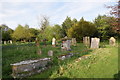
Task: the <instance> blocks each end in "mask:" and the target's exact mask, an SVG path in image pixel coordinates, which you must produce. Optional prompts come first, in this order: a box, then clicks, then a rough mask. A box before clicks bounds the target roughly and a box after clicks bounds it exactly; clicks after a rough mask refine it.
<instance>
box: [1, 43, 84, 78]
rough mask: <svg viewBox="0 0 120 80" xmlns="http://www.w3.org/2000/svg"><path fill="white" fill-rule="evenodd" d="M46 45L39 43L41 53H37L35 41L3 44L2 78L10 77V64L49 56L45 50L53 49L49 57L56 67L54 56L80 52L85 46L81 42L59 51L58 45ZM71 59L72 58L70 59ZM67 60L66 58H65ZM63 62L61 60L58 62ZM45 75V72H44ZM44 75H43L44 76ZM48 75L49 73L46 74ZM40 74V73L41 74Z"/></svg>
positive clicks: (56, 62) (56, 61)
mask: <svg viewBox="0 0 120 80" xmlns="http://www.w3.org/2000/svg"><path fill="white" fill-rule="evenodd" d="M47 44H48V45H47V46H43V43H40V47H39V48H41V50H42V54H41V55H38V54H37V49H38V48H37V47H36V46H35V43H29V44H12V45H11V44H8V45H3V47H2V66H3V68H2V71H3V72H2V76H3V78H12V77H11V74H12V67H11V66H10V64H13V63H16V62H20V61H23V60H30V59H38V58H45V57H49V56H48V55H47V52H48V51H49V50H53V52H54V56H53V57H51V58H52V59H53V61H54V66H55V67H56V66H57V67H58V62H59V61H58V59H57V58H56V57H57V56H59V55H62V54H66V53H69V52H79V53H80V52H81V51H83V50H85V49H86V47H85V46H83V44H82V43H79V44H77V45H78V46H76V47H74V46H71V47H72V51H61V48H60V45H58V46H57V47H52V46H51V44H50V42H48V43H47ZM82 55H83V54H80V55H79V56H82ZM71 60H72V59H71ZM66 61H67V60H66ZM60 63H61V64H63V61H61V62H60ZM45 75H46V74H45ZM45 75H44V77H46V76H45ZM48 75H49V74H48ZM41 76H42V75H41Z"/></svg>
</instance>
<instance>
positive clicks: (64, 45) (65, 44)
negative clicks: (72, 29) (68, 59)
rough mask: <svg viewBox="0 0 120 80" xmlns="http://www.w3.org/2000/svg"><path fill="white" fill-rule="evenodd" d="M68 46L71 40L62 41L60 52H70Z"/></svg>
mask: <svg viewBox="0 0 120 80" xmlns="http://www.w3.org/2000/svg"><path fill="white" fill-rule="evenodd" d="M70 45H71V40H64V41H63V42H62V47H61V49H62V50H71V48H70Z"/></svg>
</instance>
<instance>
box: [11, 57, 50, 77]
mask: <svg viewBox="0 0 120 80" xmlns="http://www.w3.org/2000/svg"><path fill="white" fill-rule="evenodd" d="M51 64H52V60H51V58H41V59H36V60H26V61H21V62H18V63H14V64H11V66H12V76H13V78H22V77H27V76H31V75H33V74H37V73H41V72H42V71H44V70H46V69H48V68H50V67H51Z"/></svg>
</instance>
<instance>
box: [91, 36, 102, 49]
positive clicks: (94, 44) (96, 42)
mask: <svg viewBox="0 0 120 80" xmlns="http://www.w3.org/2000/svg"><path fill="white" fill-rule="evenodd" d="M99 42H100V39H99V38H91V47H90V48H99Z"/></svg>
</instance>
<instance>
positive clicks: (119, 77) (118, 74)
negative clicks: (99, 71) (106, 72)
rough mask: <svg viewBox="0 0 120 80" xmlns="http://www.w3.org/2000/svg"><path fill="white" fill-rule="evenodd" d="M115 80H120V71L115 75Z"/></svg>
mask: <svg viewBox="0 0 120 80" xmlns="http://www.w3.org/2000/svg"><path fill="white" fill-rule="evenodd" d="M114 80H120V71H119V72H118V73H117V74H114Z"/></svg>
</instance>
